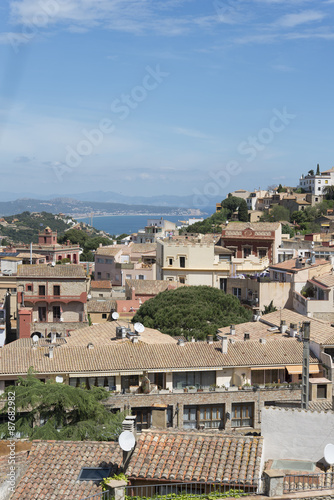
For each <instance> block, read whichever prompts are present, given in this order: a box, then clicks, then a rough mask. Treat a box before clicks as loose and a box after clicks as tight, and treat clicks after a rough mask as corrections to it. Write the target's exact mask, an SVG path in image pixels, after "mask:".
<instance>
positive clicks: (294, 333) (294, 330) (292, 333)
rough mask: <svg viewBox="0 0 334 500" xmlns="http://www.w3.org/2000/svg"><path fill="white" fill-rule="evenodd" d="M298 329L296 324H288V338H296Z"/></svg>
mask: <svg viewBox="0 0 334 500" xmlns="http://www.w3.org/2000/svg"><path fill="white" fill-rule="evenodd" d="M297 334H298V327H297V324H296V323H290V337H297Z"/></svg>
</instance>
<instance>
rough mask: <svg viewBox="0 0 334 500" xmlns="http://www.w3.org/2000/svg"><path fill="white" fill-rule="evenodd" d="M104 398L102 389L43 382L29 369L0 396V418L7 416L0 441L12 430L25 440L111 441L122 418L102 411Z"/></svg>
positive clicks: (105, 393) (104, 391)
mask: <svg viewBox="0 0 334 500" xmlns="http://www.w3.org/2000/svg"><path fill="white" fill-rule="evenodd" d="M13 394H15V396H12V395H13ZM108 396H109V393H108V391H106V390H105V389H104V388H103V387H93V388H92V389H89V390H88V389H85V388H83V387H72V386H70V385H66V384H60V383H57V382H51V381H47V382H46V383H44V382H42V381H41V380H39V379H38V378H37V377H36V376H35V375H34V374H33V371H32V370H30V371H29V373H28V375H27V377H26V378H22V377H19V379H18V383H17V385H16V386H10V387H7V388H6V391H5V393H4V394H3V395H2V396H1V399H2V400H5V401H6V402H5V405H4V408H3V409H2V410H1V411H0V415H2V416H6V417H7V418H6V419H5V423H3V424H1V425H0V436H1V439H8V438H12V437H13V434H12V433H13V432H14V430H15V433H16V432H20V433H21V437H27V438H29V439H56V440H71V441H85V440H92V441H114V440H116V439H117V437H118V436H119V434H120V433H121V432H122V420H123V418H124V415H123V414H122V413H116V414H113V413H110V412H109V411H108V410H107V409H106V408H105V406H104V405H103V403H102V401H103V400H105V399H107V398H108ZM13 408H14V410H13ZM15 409H16V410H15ZM15 411H16V413H15ZM12 414H13V415H14V421H15V425H14V426H13V427H12V426H11V422H13V419H12V418H11V415H12Z"/></svg>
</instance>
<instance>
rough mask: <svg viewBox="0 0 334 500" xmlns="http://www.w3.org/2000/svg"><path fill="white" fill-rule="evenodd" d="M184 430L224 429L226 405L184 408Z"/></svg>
mask: <svg viewBox="0 0 334 500" xmlns="http://www.w3.org/2000/svg"><path fill="white" fill-rule="evenodd" d="M183 428H184V429H199V428H205V429H223V428H224V405H206V406H184V407H183Z"/></svg>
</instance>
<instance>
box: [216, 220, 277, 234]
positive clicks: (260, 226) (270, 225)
mask: <svg viewBox="0 0 334 500" xmlns="http://www.w3.org/2000/svg"><path fill="white" fill-rule="evenodd" d="M280 225H281V224H280V223H279V222H230V223H229V225H228V226H226V228H225V235H226V236H228V233H229V232H230V231H244V230H245V229H253V231H275V230H276V229H278V228H279V227H280Z"/></svg>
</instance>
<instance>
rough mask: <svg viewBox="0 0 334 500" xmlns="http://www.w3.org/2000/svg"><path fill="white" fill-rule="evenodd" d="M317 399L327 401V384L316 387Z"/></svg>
mask: <svg viewBox="0 0 334 500" xmlns="http://www.w3.org/2000/svg"><path fill="white" fill-rule="evenodd" d="M317 399H327V384H319V385H317Z"/></svg>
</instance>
